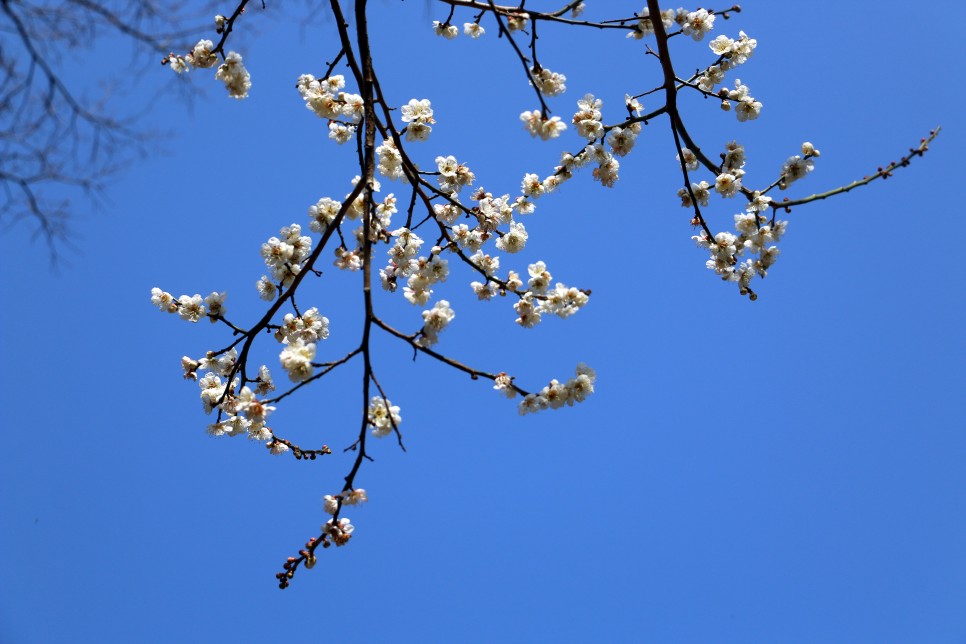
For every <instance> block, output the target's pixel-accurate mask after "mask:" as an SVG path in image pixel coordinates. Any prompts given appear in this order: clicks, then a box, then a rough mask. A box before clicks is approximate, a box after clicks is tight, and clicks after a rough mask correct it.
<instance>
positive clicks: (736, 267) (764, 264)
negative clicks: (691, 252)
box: [692, 205, 788, 299]
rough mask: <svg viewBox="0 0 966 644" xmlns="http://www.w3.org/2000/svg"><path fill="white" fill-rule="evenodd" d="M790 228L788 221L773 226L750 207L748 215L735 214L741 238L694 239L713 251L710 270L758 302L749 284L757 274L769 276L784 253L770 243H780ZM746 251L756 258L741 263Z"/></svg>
mask: <svg viewBox="0 0 966 644" xmlns="http://www.w3.org/2000/svg"><path fill="white" fill-rule="evenodd" d="M787 226H788V222H787V221H776V222H775V223H774V224H770V223H769V220H768V218H767V217H765V216H764V215H761V214H759V213H758V212H757V211H755V210H753V209H752V207H751V205H749V208H748V212H746V213H739V214H737V215H735V228H736V230H737V231H738V234H737V235H735V234H733V233H729V232H720V233H718V234H717V235H715V236H714V239H709V238H708V234H707V233H706V232H704V231H701V234H700V235H695V236H694V237H692V239H693V240H694V241H695V243H696V244H697V245H698V246H699V247H700V248H706V249H708V250H709V251H710V252H711V258H710V259H709V260H708V262H707V266H708V268H709V269H711V270H713V271H714V272H715V273H717V274H718V275H720V276H721V279H723V280H725V281H729V282H737V283H738V289H739V291H740V292H741V294H742V295H750V296H751V297H752V299H755V294H754V293H753V292H752V291H751V289H750V288H749V284H750V283H751V280H752V278H753V277H754V276H755V275H759V276H761V277H765V276H766V275H767V274H768V269H769V268H770V267H771V266H772V265H773V264H774V263H775V261H776V260H777V259H778V255H779V252H780V251H779V249H778V247H777V246H774V245H769V244H774V243H777V242H778V241H780V239H781V237H782V235H784V233H785V229H786V228H787ZM746 252H747V253H748V254H749V255H756V257H752V258H749V259H746V260H745V261H744V262H741V263H740V264H739V263H738V262H739V261H740V260H741V257H742V255H744V254H745V253H746Z"/></svg>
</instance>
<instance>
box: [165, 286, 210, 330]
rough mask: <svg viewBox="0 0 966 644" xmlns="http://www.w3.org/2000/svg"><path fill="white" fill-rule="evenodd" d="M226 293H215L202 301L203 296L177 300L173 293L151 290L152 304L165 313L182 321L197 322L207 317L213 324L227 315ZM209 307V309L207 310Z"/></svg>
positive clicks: (185, 297)
mask: <svg viewBox="0 0 966 644" xmlns="http://www.w3.org/2000/svg"><path fill="white" fill-rule="evenodd" d="M225 297H226V294H225V293H217V292H213V293H212V294H211V295H209V296H208V297H206V298H204V299H202V297H201V295H199V294H197V293H196V294H195V295H182V296H180V297H178V298H177V299H175V297H174V296H173V295H171V293H168V292H167V291H162V290H161V289H160V288H158V287H156V286H155V287H154V288H152V289H151V304H154V305H155V306H156V307H158V309H160V310H161V311H163V312H165V313H177V314H178V316H179V317H180V318H181V319H182V320H187V321H188V322H197V321H198V320H200V319H201V318H203V317H207V318H208V319H209V320H211V321H212V322H217V320H218V318H219V317H220V316H222V315H224V313H225ZM206 306H207V308H205V307H206Z"/></svg>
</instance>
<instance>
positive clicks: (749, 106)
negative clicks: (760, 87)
mask: <svg viewBox="0 0 966 644" xmlns="http://www.w3.org/2000/svg"><path fill="white" fill-rule="evenodd" d="M718 96H720V97H721V108H722V109H723V110H725V111H727V110H730V109H731V102H732V101H733V102H734V103H735V116H736V117H738V120H739V121H753V120H755V119H756V118H758V116H759V115H760V114H761V102H760V101H756V100H755V98H754V97H753V96H751V95H749V94H748V87H747V86H746V85H742V84H741V79H740V78H739V79H735V88H734V89H732V90H728V89H725V88H723V87H722V88H721V89H720V90H718Z"/></svg>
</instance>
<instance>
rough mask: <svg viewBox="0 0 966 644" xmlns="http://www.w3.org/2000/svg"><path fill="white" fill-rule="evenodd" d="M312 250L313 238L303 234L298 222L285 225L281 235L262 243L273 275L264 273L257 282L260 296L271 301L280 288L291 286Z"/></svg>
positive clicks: (266, 260) (265, 257) (264, 257)
mask: <svg viewBox="0 0 966 644" xmlns="http://www.w3.org/2000/svg"><path fill="white" fill-rule="evenodd" d="M311 252H312V238H311V237H309V236H308V235H303V234H302V227H301V226H299V225H298V224H292V225H291V226H284V227H283V228H282V229H281V231H280V237H271V238H269V240H268V241H267V242H265V243H264V244H262V251H261V254H262V258H263V259H264V260H265V264H266V265H267V266H268V267H269V268H270V269H271V270H272V275H271V277H269V276H268V275H262V276H261V278H260V279H259V280H258V282H257V283H256V284H255V287H256V288H257V289H258V295H259V297H261V298H262V299H263V300H266V301H269V302H270V301H272V300H274V299H275V296H276V295H277V294H278V289H279V288H285V287H287V286H289V285H290V284H291V283H292V280H293V279H295V276H296V275H298V274H299V273H300V272H301V271H302V262H304V261H305V260H306V259H307V258H308V256H309V254H310V253H311Z"/></svg>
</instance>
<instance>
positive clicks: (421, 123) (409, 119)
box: [402, 98, 436, 141]
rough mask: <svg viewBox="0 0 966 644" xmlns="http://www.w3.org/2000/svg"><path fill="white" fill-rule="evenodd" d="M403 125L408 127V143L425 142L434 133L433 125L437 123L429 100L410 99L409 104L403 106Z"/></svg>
mask: <svg viewBox="0 0 966 644" xmlns="http://www.w3.org/2000/svg"><path fill="white" fill-rule="evenodd" d="M402 120H403V123H408V125H407V126H406V140H407V141H425V140H426V139H428V138H429V134H430V132H432V131H433V128H432V125H433V123H435V122H436V120H435V119H433V108H432V104H431V103H430V102H429V99H427V98H424V99H422V100H416V99H415V98H413V99H410V100H409V103H407V104H406V105H403V106H402Z"/></svg>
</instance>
